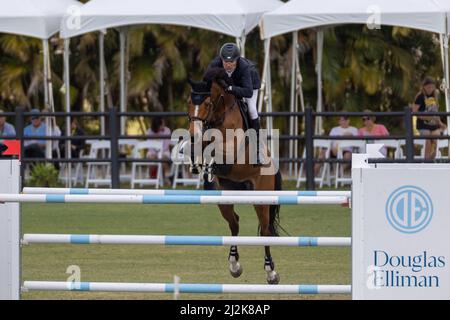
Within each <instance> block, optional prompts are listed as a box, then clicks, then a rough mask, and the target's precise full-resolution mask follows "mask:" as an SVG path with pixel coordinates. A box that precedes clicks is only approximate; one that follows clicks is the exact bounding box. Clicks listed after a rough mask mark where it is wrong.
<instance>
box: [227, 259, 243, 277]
mask: <svg viewBox="0 0 450 320" xmlns="http://www.w3.org/2000/svg"><path fill="white" fill-rule="evenodd" d="M243 271H244V268H242V266H241V264H240V263H239V262H238V263H237V264H236V265H234V266H233V265H231V264H230V274H231V276H232V277H233V278H239V277H240V276H241V274H242V272H243Z"/></svg>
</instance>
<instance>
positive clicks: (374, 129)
mask: <svg viewBox="0 0 450 320" xmlns="http://www.w3.org/2000/svg"><path fill="white" fill-rule="evenodd" d="M364 112H365V113H371V112H372V111H370V110H367V109H366V110H364ZM362 120H363V124H364V127H362V128H359V129H358V135H359V136H388V135H389V131H388V130H387V129H386V127H385V126H384V125H382V124H377V123H376V118H375V117H374V116H371V115H368V116H364V117H363V118H362Z"/></svg>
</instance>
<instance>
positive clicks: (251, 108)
mask: <svg viewBox="0 0 450 320" xmlns="http://www.w3.org/2000/svg"><path fill="white" fill-rule="evenodd" d="M258 92H259V90H253V96H252V97H251V98H246V99H245V101H247V105H248V114H249V115H250V119H251V120H255V119H258V108H257V106H256V104H257V102H258Z"/></svg>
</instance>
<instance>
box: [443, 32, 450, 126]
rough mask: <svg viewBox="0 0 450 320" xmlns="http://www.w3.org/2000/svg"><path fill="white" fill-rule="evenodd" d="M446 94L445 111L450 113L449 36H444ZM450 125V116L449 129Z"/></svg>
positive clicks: (449, 117)
mask: <svg viewBox="0 0 450 320" xmlns="http://www.w3.org/2000/svg"><path fill="white" fill-rule="evenodd" d="M444 72H445V75H444V78H445V83H444V92H445V110H446V112H450V101H449V99H450V84H449V81H450V66H449V54H448V35H444ZM449 125H450V115H447V128H448V126H449Z"/></svg>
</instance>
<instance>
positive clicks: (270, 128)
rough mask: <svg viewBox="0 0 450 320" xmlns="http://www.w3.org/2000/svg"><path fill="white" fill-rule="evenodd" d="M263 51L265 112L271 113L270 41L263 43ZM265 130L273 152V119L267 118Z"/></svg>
mask: <svg viewBox="0 0 450 320" xmlns="http://www.w3.org/2000/svg"><path fill="white" fill-rule="evenodd" d="M265 46H266V48H265V50H266V52H267V53H268V60H267V65H266V67H267V71H266V76H267V80H266V97H267V112H269V113H271V112H273V108H272V76H271V70H270V39H269V40H266V43H265ZM267 130H268V133H269V135H270V136H271V139H270V151H271V152H273V150H274V140H273V117H268V118H267Z"/></svg>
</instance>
